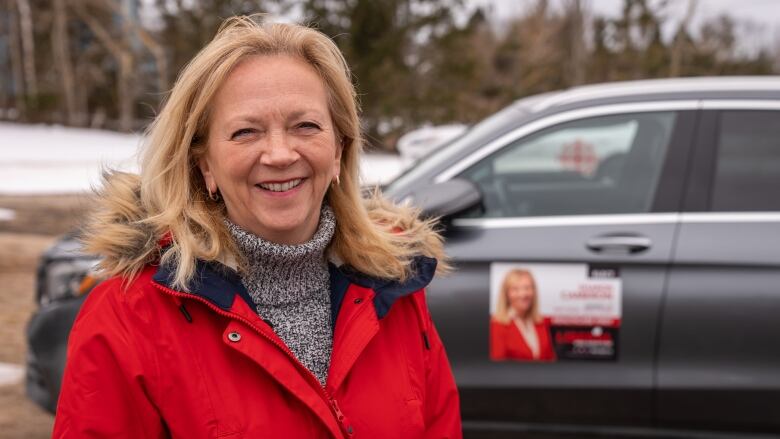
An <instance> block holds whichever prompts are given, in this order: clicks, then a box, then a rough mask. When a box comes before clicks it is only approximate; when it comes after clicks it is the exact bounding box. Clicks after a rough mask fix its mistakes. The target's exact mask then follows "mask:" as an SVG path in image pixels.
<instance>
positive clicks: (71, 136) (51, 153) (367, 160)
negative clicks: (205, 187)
mask: <svg viewBox="0 0 780 439" xmlns="http://www.w3.org/2000/svg"><path fill="white" fill-rule="evenodd" d="M142 141H143V138H142V136H140V135H133V134H121V133H115V132H110V131H103V130H95V129H82V128H68V127H61V126H46V125H23V124H14V123H4V122H0V193H1V194H14V195H26V194H59V193H74V192H87V191H89V190H91V189H92V188H94V187H97V186H99V184H100V175H101V172H102V171H103V170H105V169H116V170H122V171H128V172H137V171H138V169H139V167H138V156H139V148H140V146H141V143H142ZM401 169H402V166H401V161H400V159H399V158H398V157H397V156H393V155H378V154H377V155H366V156H364V157H363V159H362V161H361V175H362V181H361V182H362V183H363V184H369V185H373V184H383V183H387V182H389V181H390V180H391V179H393V178H394V177H395V176H396V175H398V174H399V173H400V172H401Z"/></svg>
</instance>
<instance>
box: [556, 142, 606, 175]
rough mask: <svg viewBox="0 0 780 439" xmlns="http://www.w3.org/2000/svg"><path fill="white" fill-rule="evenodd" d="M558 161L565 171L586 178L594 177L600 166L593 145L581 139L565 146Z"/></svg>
mask: <svg viewBox="0 0 780 439" xmlns="http://www.w3.org/2000/svg"><path fill="white" fill-rule="evenodd" d="M558 161H560V162H561V166H563V168H564V169H568V170H570V171H576V172H579V173H580V174H582V175H584V176H586V177H590V176H592V175H593V173H594V172H596V168H597V167H598V164H599V158H598V156H597V155H596V151H595V149H594V148H593V145H591V144H590V143H587V142H584V141H582V140H580V139H577V140H575V141H574V142H572V143H566V144H564V145H563V149H562V150H561V153H560V154H559V155H558Z"/></svg>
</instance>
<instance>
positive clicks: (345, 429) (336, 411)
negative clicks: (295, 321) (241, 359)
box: [152, 281, 353, 437]
mask: <svg viewBox="0 0 780 439" xmlns="http://www.w3.org/2000/svg"><path fill="white" fill-rule="evenodd" d="M152 285H154V286H155V287H156V288H157V289H159V290H161V291H163V292H164V293H167V294H170V295H172V296H174V297H181V298H186V299H194V300H197V301H199V302H202V303H203V304H205V305H206V306H208V307H209V308H211V310H213V311H214V312H216V313H217V314H219V315H222V316H224V317H229V318H231V319H234V320H239V321H241V322H244V323H245V324H246V325H247V326H249V327H250V328H252V329H253V330H254V331H255V332H257V333H258V334H260V335H261V336H263V337H264V338H265V339H266V340H268V341H270V342H271V343H273V344H274V345H275V346H277V347H278V348H279V349H281V350H282V351H283V352H284V353H286V354H287V356H288V357H290V359H291V360H292V361H293V364H295V366H296V367H297V368H298V370H299V371H303V375H304V376H305V377H307V379H308V380H309V381H310V382H311V383H314V384H316V385H315V386H314V387H315V388H317V389H318V390H319V393H320V396H321V397H322V398H323V399H324V400H325V402H327V403H328V406H329V407H330V410H331V412H332V414H333V415H334V416H335V418H336V421H338V423H339V427H340V428H341V431H342V433H344V434H346V435H347V436H348V437H351V436H352V433H353V431H352V427H351V426H345V425H344V420H345V419H346V416H344V413H343V412H342V411H341V409H340V408H339V405H338V402H336V398H334V397H333V396H332V395H331V394H330V392H328V390H327V389H326V388H325V387H324V386H323V385H322V384H320V380H318V379H317V377H316V376H314V374H313V373H312V372H311V371H310V370H309V369H307V368H306V366H304V365H303V364H301V362H300V361H298V359H297V358H295V355H294V354H293V353H292V351H290V349H289V348H288V347H287V346H285V345H284V344H282V343H279V341H277V340H274V339H273V338H271V337H269V336H268V335H266V334H264V333H263V332H262V331H261V330H260V329H259V328H258V327H257V326H255V325H254V323H252V322H250V321H249V320H247V319H245V318H244V317H241V316H240V315H237V314H234V313H231V312H227V311H225V310H223V309H222V308H219V307H217V306H215V305H214V304H213V303H211V302H209V301H208V300H206V299H204V298H202V297H199V296H196V295H194V294H189V293H182V292H180V291H176V290H172V289H170V288H168V287H165V286H163V285H160V284H158V283H157V282H154V281H153V282H152Z"/></svg>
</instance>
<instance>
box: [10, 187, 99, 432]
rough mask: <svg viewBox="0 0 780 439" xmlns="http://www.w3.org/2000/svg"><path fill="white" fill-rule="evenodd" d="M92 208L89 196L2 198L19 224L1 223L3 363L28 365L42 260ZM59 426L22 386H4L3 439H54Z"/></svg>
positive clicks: (19, 384)
mask: <svg viewBox="0 0 780 439" xmlns="http://www.w3.org/2000/svg"><path fill="white" fill-rule="evenodd" d="M88 207H89V198H88V197H86V196H78V195H65V196H61V195H52V196H0V208H5V209H10V210H13V211H14V212H15V218H14V219H12V220H10V221H0V285H2V288H0V339H2V340H3V342H2V343H0V362H3V363H11V364H17V365H23V364H24V358H25V338H24V330H25V326H26V324H27V321H28V320H29V318H30V315H31V314H32V313H33V312H34V310H35V308H36V305H35V301H34V293H33V292H34V285H35V268H36V264H37V263H38V258H39V257H40V255H41V253H42V252H43V251H44V250H45V249H46V248H47V247H48V246H50V245H51V244H52V243H53V242H54V241H55V240H56V239H57V237H58V236H59V235H61V234H62V233H65V232H67V231H69V230H72V229H73V228H75V227H77V226H78V225H79V224H80V223H81V221H82V220H83V218H84V213H85V212H86V211H87V209H88ZM53 422H54V418H53V417H52V416H51V415H50V414H48V413H47V412H45V411H43V410H42V409H40V408H38V406H36V405H35V404H33V403H32V402H31V401H30V400H28V399H27V397H26V396H25V395H24V385H23V383H22V382H19V383H16V384H12V385H6V386H0V439H6V438H8V439H11V438H13V439H17V438H24V439H42V438H49V437H51V429H52V425H53Z"/></svg>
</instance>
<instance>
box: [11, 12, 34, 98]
mask: <svg viewBox="0 0 780 439" xmlns="http://www.w3.org/2000/svg"><path fill="white" fill-rule="evenodd" d="M16 8H17V10H18V11H19V24H20V29H19V30H20V31H21V32H20V36H21V40H22V52H23V55H22V62H23V63H24V84H25V85H26V87H27V96H29V97H30V98H35V99H37V97H38V79H37V75H36V73H35V39H34V38H33V20H32V12H31V11H30V2H29V0H16Z"/></svg>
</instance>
